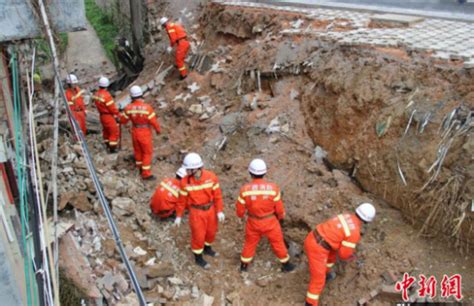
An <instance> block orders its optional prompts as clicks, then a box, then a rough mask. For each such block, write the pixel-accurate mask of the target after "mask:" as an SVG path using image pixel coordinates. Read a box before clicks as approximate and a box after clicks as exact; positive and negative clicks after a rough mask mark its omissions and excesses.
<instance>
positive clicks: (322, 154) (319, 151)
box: [313, 146, 328, 164]
mask: <svg viewBox="0 0 474 306" xmlns="http://www.w3.org/2000/svg"><path fill="white" fill-rule="evenodd" d="M327 156H328V153H327V152H326V151H325V150H324V149H323V148H321V147H320V146H316V148H314V154H313V157H314V160H315V161H316V163H317V164H322V163H323V159H325V158H326V157H327Z"/></svg>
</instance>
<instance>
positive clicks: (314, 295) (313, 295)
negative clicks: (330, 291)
mask: <svg viewBox="0 0 474 306" xmlns="http://www.w3.org/2000/svg"><path fill="white" fill-rule="evenodd" d="M306 297H307V298H310V299H312V300H319V294H312V293H311V292H309V291H308V292H307V293H306Z"/></svg>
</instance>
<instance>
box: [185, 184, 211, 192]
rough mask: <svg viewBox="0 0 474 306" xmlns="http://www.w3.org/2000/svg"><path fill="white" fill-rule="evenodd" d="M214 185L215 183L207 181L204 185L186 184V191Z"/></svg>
mask: <svg viewBox="0 0 474 306" xmlns="http://www.w3.org/2000/svg"><path fill="white" fill-rule="evenodd" d="M212 185H214V183H207V184H202V185H197V186H186V187H185V189H186V191H197V190H203V189H207V188H211V187H212Z"/></svg>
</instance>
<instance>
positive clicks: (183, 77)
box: [179, 74, 188, 81]
mask: <svg viewBox="0 0 474 306" xmlns="http://www.w3.org/2000/svg"><path fill="white" fill-rule="evenodd" d="M187 77H188V75H187V74H186V75H185V76H182V75H180V76H179V79H180V80H181V81H182V80H184V79H185V78H187Z"/></svg>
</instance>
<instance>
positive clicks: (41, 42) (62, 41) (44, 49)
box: [35, 33, 68, 62]
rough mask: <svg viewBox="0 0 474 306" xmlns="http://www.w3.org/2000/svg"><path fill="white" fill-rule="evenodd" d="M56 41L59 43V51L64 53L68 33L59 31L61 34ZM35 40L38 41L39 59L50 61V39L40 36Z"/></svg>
mask: <svg viewBox="0 0 474 306" xmlns="http://www.w3.org/2000/svg"><path fill="white" fill-rule="evenodd" d="M55 41H56V44H57V48H58V53H59V54H63V53H64V52H66V48H67V44H68V36H67V33H59V36H57V37H56V39H55ZM35 42H36V50H37V56H38V59H39V60H42V61H44V62H50V61H51V51H50V50H49V43H48V41H47V40H46V39H44V38H38V39H35Z"/></svg>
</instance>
